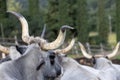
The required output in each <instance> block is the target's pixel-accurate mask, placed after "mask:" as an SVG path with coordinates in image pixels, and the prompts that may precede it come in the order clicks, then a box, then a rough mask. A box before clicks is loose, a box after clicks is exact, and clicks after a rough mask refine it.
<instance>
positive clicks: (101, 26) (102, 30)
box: [97, 0, 109, 43]
mask: <svg viewBox="0 0 120 80" xmlns="http://www.w3.org/2000/svg"><path fill="white" fill-rule="evenodd" d="M97 17H98V32H99V40H100V42H102V43H107V40H108V31H109V28H108V26H107V23H106V18H105V0H98V16H97Z"/></svg>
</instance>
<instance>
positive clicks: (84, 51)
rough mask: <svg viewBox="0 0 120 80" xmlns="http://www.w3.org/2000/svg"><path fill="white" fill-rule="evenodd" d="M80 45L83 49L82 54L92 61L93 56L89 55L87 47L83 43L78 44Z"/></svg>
mask: <svg viewBox="0 0 120 80" xmlns="http://www.w3.org/2000/svg"><path fill="white" fill-rule="evenodd" d="M78 44H79V46H80V48H81V51H82V54H83V55H84V56H85V57H86V58H88V59H91V58H92V56H91V55H89V54H88V53H87V52H86V50H85V47H84V46H83V45H82V43H80V42H78Z"/></svg>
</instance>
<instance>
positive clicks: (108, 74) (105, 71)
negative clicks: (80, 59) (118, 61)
mask: <svg viewBox="0 0 120 80" xmlns="http://www.w3.org/2000/svg"><path fill="white" fill-rule="evenodd" d="M79 45H80V48H81V51H82V53H83V55H84V56H85V57H86V58H89V59H90V58H93V64H94V66H93V67H94V68H95V69H96V70H99V71H100V73H102V75H103V78H104V77H105V79H107V80H120V79H119V76H120V75H119V71H118V70H117V68H116V67H115V64H113V63H112V62H111V61H110V60H109V59H108V58H112V57H113V56H115V55H116V53H117V51H118V49H119V45H120V43H118V44H117V46H116V47H115V49H114V50H113V52H112V53H111V54H109V55H105V56H106V57H105V56H103V55H95V56H92V55H90V54H88V53H87V52H86V50H85V48H84V46H83V45H82V44H81V43H79Z"/></svg>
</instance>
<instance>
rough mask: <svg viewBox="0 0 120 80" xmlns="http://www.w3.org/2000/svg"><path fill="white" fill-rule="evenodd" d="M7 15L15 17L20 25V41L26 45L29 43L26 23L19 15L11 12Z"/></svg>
mask: <svg viewBox="0 0 120 80" xmlns="http://www.w3.org/2000/svg"><path fill="white" fill-rule="evenodd" d="M7 12H8V13H11V14H13V15H15V16H16V17H17V18H18V19H19V21H20V22H21V25H22V40H23V41H24V42H26V43H28V44H29V43H30V39H29V38H30V36H29V29H28V23H27V20H26V19H25V18H24V17H23V16H22V15H21V14H19V13H16V12H13V11H7Z"/></svg>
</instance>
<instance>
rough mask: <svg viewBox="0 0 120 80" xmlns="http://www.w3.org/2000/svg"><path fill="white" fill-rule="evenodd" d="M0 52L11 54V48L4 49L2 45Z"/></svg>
mask: <svg viewBox="0 0 120 80" xmlns="http://www.w3.org/2000/svg"><path fill="white" fill-rule="evenodd" d="M0 51H1V52H3V53H4V54H9V52H10V51H9V48H7V47H4V46H2V45H0Z"/></svg>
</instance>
